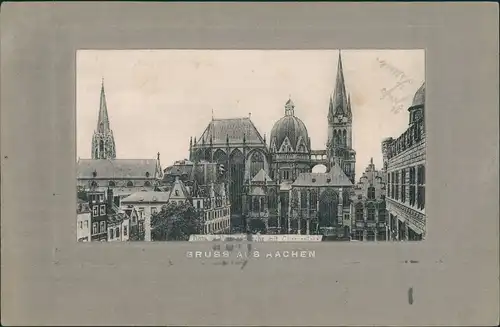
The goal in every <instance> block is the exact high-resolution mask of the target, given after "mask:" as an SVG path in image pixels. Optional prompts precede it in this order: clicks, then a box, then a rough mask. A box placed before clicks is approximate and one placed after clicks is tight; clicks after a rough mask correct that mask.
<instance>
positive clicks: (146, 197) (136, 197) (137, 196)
mask: <svg viewBox="0 0 500 327" xmlns="http://www.w3.org/2000/svg"><path fill="white" fill-rule="evenodd" d="M169 198H170V193H169V192H137V193H134V194H131V195H129V196H128V197H126V198H124V199H123V200H121V203H123V204H126V203H137V202H159V203H167V202H168V200H169Z"/></svg>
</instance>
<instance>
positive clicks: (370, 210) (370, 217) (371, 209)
mask: <svg viewBox="0 0 500 327" xmlns="http://www.w3.org/2000/svg"><path fill="white" fill-rule="evenodd" d="M366 220H367V221H375V206H374V205H373V203H370V204H368V206H367V215H366Z"/></svg>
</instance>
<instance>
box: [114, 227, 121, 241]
mask: <svg viewBox="0 0 500 327" xmlns="http://www.w3.org/2000/svg"><path fill="white" fill-rule="evenodd" d="M115 235H116V238H119V237H120V227H116V229H115Z"/></svg>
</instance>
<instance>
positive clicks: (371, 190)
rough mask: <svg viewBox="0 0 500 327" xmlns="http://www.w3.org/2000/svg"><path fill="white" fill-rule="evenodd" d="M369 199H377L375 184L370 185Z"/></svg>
mask: <svg viewBox="0 0 500 327" xmlns="http://www.w3.org/2000/svg"><path fill="white" fill-rule="evenodd" d="M368 199H370V200H373V199H375V187H373V186H370V187H368Z"/></svg>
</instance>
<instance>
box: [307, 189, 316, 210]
mask: <svg viewBox="0 0 500 327" xmlns="http://www.w3.org/2000/svg"><path fill="white" fill-rule="evenodd" d="M310 194H311V195H310V200H309V208H310V209H312V210H316V208H317V205H318V192H316V190H311V193H310Z"/></svg>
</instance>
